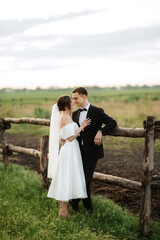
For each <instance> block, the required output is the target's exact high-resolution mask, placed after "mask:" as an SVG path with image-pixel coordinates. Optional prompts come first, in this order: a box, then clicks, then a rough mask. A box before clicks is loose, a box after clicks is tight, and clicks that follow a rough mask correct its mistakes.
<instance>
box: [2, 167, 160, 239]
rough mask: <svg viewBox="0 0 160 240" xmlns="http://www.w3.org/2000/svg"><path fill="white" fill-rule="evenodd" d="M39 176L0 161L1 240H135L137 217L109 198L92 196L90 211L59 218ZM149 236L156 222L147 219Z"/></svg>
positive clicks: (157, 233)
mask: <svg viewBox="0 0 160 240" xmlns="http://www.w3.org/2000/svg"><path fill="white" fill-rule="evenodd" d="M46 196H47V192H46V191H42V189H41V178H40V176H39V175H38V174H37V173H35V172H31V171H29V170H27V169H24V168H23V167H21V166H16V165H10V166H9V167H8V168H6V169H5V168H4V167H3V165H2V164H0V239H1V240H11V239H12V240H14V239H15V240H17V239H18V240H19V239H29V240H40V239H45V240H49V239H50V240H56V239H60V240H63V239H64V240H80V239H82V240H85V239H86V240H93V239H94V240H102V239H104V240H105V239H106V240H122V239H123V240H138V239H146V238H140V236H139V233H138V218H137V217H134V216H133V215H132V214H130V213H128V212H127V211H126V210H125V211H124V210H122V208H121V207H120V206H118V205H116V204H114V203H113V202H112V201H111V200H108V199H106V198H102V197H100V196H97V197H94V198H93V205H94V208H95V210H94V212H93V213H92V214H90V213H87V212H86V211H84V209H83V206H82V205H80V212H79V213H77V214H75V213H74V212H73V211H72V209H69V211H70V212H71V214H72V217H71V219H59V218H58V209H59V203H58V202H57V201H55V200H53V199H48V198H47V197H46ZM151 233H152V235H151V237H150V240H158V239H160V224H159V223H153V222H152V223H151Z"/></svg>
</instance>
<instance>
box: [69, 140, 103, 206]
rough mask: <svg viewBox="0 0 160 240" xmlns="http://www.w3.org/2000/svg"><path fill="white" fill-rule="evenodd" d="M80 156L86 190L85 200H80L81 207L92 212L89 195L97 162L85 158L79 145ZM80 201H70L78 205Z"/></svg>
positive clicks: (87, 157)
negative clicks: (81, 202)
mask: <svg viewBox="0 0 160 240" xmlns="http://www.w3.org/2000/svg"><path fill="white" fill-rule="evenodd" d="M80 150H81V155H82V162H83V169H84V176H85V180H86V189H87V196H88V197H87V198H85V199H82V201H83V205H84V207H85V208H86V209H88V210H92V209H93V206H92V200H91V194H90V185H91V181H92V177H93V173H94V171H95V168H96V164H97V160H98V159H91V158H90V156H89V155H87V156H86V154H85V152H84V149H83V145H80ZM80 200H81V199H72V201H73V203H74V204H75V205H76V204H77V205H78V203H79V201H80Z"/></svg>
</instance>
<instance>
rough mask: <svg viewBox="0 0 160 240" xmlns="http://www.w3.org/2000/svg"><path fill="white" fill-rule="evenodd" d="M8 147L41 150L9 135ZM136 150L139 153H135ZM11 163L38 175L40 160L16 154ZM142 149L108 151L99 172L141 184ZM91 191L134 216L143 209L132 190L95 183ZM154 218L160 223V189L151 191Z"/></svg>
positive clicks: (159, 156) (159, 158) (32, 140)
mask: <svg viewBox="0 0 160 240" xmlns="http://www.w3.org/2000/svg"><path fill="white" fill-rule="evenodd" d="M7 141H8V143H9V144H14V145H17V146H22V147H29V148H34V149H37V150H39V145H40V139H39V138H37V137H33V136H28V135H23V134H20V135H14V134H12V135H7ZM134 149H136V150H134ZM10 159H12V160H11V162H12V163H16V164H20V165H23V166H27V167H29V168H30V169H31V170H35V171H37V172H39V159H38V158H35V157H32V156H27V155H22V154H14V155H13V156H12V157H10ZM142 159H143V149H141V148H140V147H139V148H138V146H137V147H136V148H133V149H132V150H130V149H126V150H125V151H124V150H123V151H122V150H119V151H118V152H117V151H116V152H113V151H112V150H111V149H110V150H105V158H104V159H100V160H99V161H98V164H97V167H96V171H97V172H101V173H107V174H112V175H115V176H119V177H125V178H128V179H131V180H135V181H140V179H141V170H142ZM154 172H155V173H157V172H160V153H158V152H156V153H155V169H154ZM91 191H92V194H93V195H97V194H101V195H103V196H106V195H107V196H108V198H110V199H112V200H114V202H116V203H118V204H119V205H120V206H122V207H123V208H125V209H128V210H129V211H131V212H132V213H134V214H138V212H139V207H140V193H139V192H138V191H135V190H129V189H126V188H122V187H119V186H116V185H111V184H106V183H102V182H99V181H95V180H94V181H92V184H91ZM152 193H153V194H152V195H153V197H152V215H151V217H152V219H153V220H158V221H160V190H154V191H153V192H152Z"/></svg>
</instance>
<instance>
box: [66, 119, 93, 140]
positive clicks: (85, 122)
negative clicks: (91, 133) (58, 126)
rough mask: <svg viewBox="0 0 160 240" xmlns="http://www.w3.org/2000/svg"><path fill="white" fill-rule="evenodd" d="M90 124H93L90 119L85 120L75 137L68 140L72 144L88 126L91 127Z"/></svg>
mask: <svg viewBox="0 0 160 240" xmlns="http://www.w3.org/2000/svg"><path fill="white" fill-rule="evenodd" d="M90 124H91V119H89V118H87V119H85V120H84V121H83V122H82V124H81V126H80V127H79V128H78V129H77V131H76V133H75V135H73V136H71V137H69V138H68V140H69V141H70V142H72V141H73V140H74V139H75V138H76V137H77V136H78V135H79V134H80V132H81V131H82V130H83V129H84V128H85V127H86V126H88V125H90Z"/></svg>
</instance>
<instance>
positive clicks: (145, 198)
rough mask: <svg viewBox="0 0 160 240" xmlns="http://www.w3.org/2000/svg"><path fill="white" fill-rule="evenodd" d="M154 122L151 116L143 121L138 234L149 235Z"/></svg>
mask: <svg viewBox="0 0 160 240" xmlns="http://www.w3.org/2000/svg"><path fill="white" fill-rule="evenodd" d="M154 122H155V118H154V117H153V116H149V117H147V121H144V128H146V135H145V147H144V159H143V173H142V193H141V207H140V222H139V228H140V234H141V236H148V235H149V223H150V216H151V182H152V172H153V164H154Z"/></svg>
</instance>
